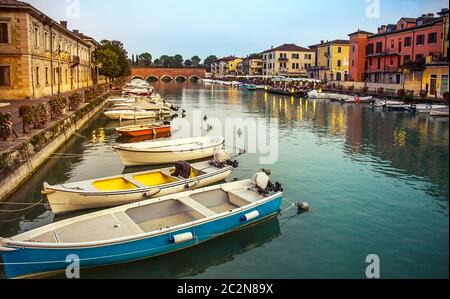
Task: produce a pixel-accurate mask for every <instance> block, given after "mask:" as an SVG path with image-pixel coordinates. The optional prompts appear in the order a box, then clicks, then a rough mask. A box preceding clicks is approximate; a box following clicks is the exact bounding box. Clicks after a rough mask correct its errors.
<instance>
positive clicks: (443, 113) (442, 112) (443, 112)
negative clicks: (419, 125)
mask: <svg viewBox="0 0 450 299" xmlns="http://www.w3.org/2000/svg"><path fill="white" fill-rule="evenodd" d="M430 116H433V117H448V107H447V108H441V109H431V111H430Z"/></svg>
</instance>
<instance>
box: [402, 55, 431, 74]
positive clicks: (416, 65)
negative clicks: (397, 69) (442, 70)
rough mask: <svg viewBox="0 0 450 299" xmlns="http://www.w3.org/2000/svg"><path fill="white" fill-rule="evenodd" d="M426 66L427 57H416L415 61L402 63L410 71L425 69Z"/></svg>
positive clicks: (403, 67)
mask: <svg viewBox="0 0 450 299" xmlns="http://www.w3.org/2000/svg"><path fill="white" fill-rule="evenodd" d="M425 67H426V61H425V57H423V58H421V59H416V60H414V61H408V62H405V63H404V64H403V65H402V69H406V70H410V71H423V70H425Z"/></svg>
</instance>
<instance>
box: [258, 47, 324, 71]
mask: <svg viewBox="0 0 450 299" xmlns="http://www.w3.org/2000/svg"><path fill="white" fill-rule="evenodd" d="M262 55H263V75H264V76H285V77H294V78H295V77H307V76H308V73H307V71H306V70H307V68H309V67H312V66H314V65H315V61H316V53H315V51H314V50H312V49H309V48H304V47H300V46H297V45H295V44H284V45H282V46H279V47H276V48H271V49H269V50H266V51H264V52H263V53H262Z"/></svg>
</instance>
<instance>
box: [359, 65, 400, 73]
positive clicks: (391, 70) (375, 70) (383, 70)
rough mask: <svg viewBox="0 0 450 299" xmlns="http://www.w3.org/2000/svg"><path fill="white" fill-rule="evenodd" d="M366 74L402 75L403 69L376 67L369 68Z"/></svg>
mask: <svg viewBox="0 0 450 299" xmlns="http://www.w3.org/2000/svg"><path fill="white" fill-rule="evenodd" d="M365 72H366V73H400V72H401V68H399V67H397V66H391V65H390V66H384V67H380V68H378V67H376V66H369V67H368V68H367V69H366V71H365Z"/></svg>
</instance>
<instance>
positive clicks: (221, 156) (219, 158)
mask: <svg viewBox="0 0 450 299" xmlns="http://www.w3.org/2000/svg"><path fill="white" fill-rule="evenodd" d="M209 164H210V165H212V166H214V167H217V168H220V169H222V168H224V167H225V166H226V165H228V166H233V167H234V168H238V167H239V162H238V161H232V160H231V158H230V154H229V153H228V152H227V151H226V150H218V151H216V152H215V154H214V160H212V161H210V162H209Z"/></svg>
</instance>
